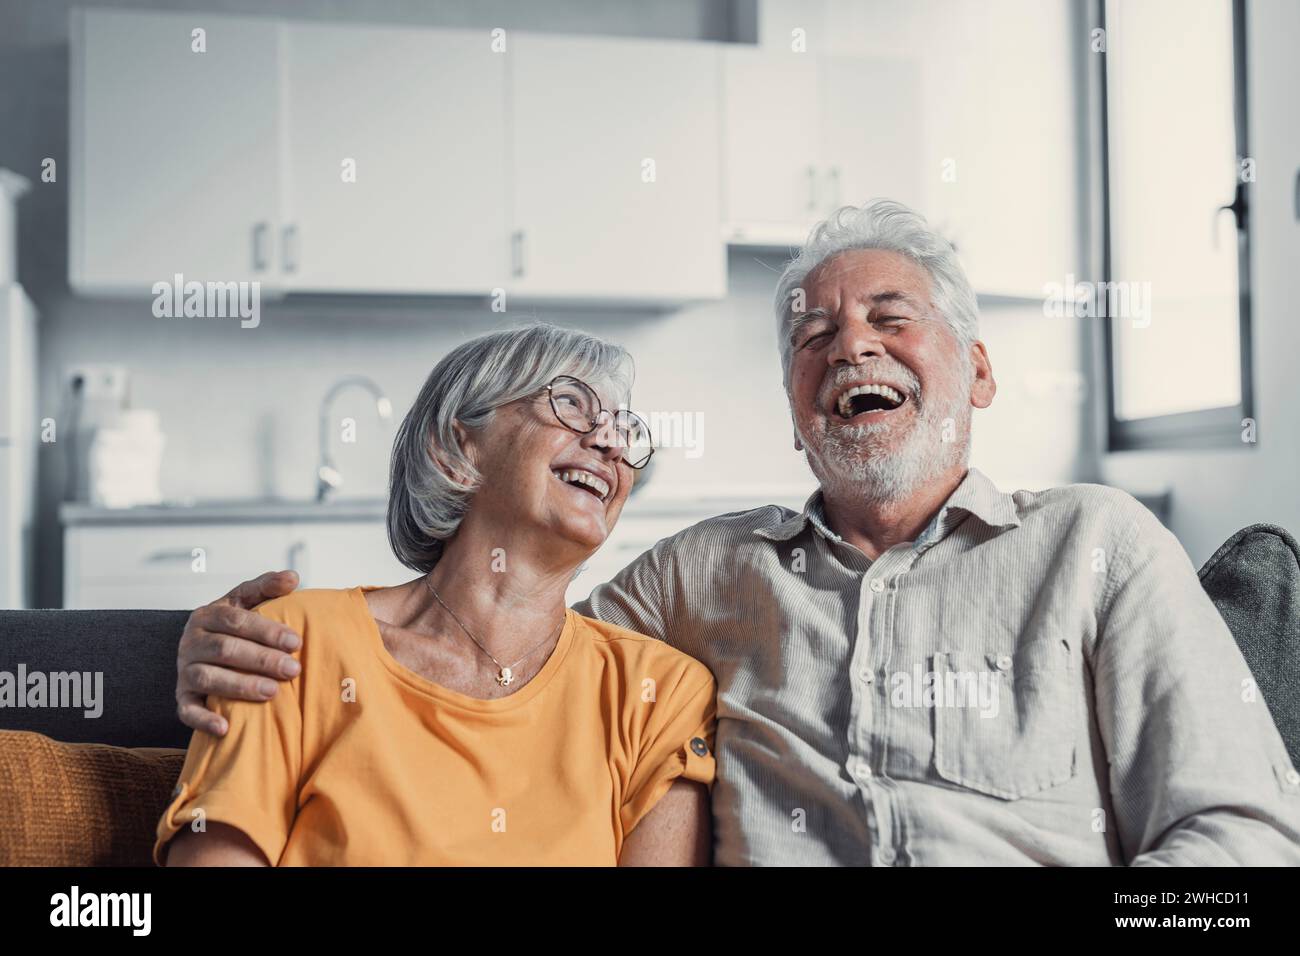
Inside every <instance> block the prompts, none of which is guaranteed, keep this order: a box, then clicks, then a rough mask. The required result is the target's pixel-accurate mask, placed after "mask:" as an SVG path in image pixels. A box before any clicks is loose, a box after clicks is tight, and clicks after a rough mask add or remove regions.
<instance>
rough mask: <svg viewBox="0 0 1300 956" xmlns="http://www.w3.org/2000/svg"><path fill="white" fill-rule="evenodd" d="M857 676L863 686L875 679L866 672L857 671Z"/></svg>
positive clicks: (869, 672)
mask: <svg viewBox="0 0 1300 956" xmlns="http://www.w3.org/2000/svg"><path fill="white" fill-rule="evenodd" d="M858 676H859V677H860V678H862V683H864V684H870V683H872V682H873V681H875V679H876V676H875V675H874V674H872V673H871V671H868V670H862V671H858Z"/></svg>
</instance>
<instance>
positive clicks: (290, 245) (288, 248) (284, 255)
mask: <svg viewBox="0 0 1300 956" xmlns="http://www.w3.org/2000/svg"><path fill="white" fill-rule="evenodd" d="M280 261H281V262H282V263H284V271H285V272H297V271H298V226H297V224H296V223H290V224H289V225H287V226H285V227H284V228H283V229H282V230H280Z"/></svg>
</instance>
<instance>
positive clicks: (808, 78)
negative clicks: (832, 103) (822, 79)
mask: <svg viewBox="0 0 1300 956" xmlns="http://www.w3.org/2000/svg"><path fill="white" fill-rule="evenodd" d="M723 64H724V77H723V84H724V86H723V116H724V124H725V129H724V136H723V144H724V145H723V149H724V173H725V174H724V176H723V180H724V182H725V184H726V210H725V215H726V218H727V226H728V232H727V238H728V239H730V240H732V241H735V242H762V241H763V240H767V239H770V240H773V241H774V242H776V243H777V244H780V243H786V244H799V243H802V241H803V239H804V236H805V235H806V234H807V231H808V228H809V227H810V226H811V225H812V224H813V223H814V222H816V221H817V219H819V218H820V217H821V215H823V210H824V208H825V201H824V199H825V197H824V194H823V193H822V191H821V185H822V180H823V178H824V177H825V175H826V171H825V168H824V164H823V160H824V156H823V154H822V151H821V142H820V133H819V127H820V118H819V115H818V112H817V109H816V105H817V61H816V59H815V58H813V57H810V56H807V55H800V54H794V53H784V54H782V53H767V52H763V51H759V50H743V49H737V50H726V51H725V52H724V53H723Z"/></svg>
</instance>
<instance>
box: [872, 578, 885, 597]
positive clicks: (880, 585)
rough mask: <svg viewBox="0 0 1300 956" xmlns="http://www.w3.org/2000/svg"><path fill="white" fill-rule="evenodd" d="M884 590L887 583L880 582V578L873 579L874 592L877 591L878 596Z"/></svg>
mask: <svg viewBox="0 0 1300 956" xmlns="http://www.w3.org/2000/svg"><path fill="white" fill-rule="evenodd" d="M884 589H885V582H884V581H882V580H880V578H873V579H872V581H871V590H873V591H875V592H876V593H877V594H879V593H880V592H881V591H883V590H884Z"/></svg>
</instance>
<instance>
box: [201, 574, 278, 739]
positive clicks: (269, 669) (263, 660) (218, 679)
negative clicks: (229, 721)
mask: <svg viewBox="0 0 1300 956" xmlns="http://www.w3.org/2000/svg"><path fill="white" fill-rule="evenodd" d="M297 586H298V575H297V574H296V573H295V572H293V571H268V572H266V573H265V574H262V575H259V576H258V577H256V578H254V579H253V580H251V581H245V582H243V583H242V584H240V585H237V586H236V587H235V588H234V589H233V590H231V591H230V593H229V594H226V595H225V596H224V597H221V598H218V599H217V600H215V601H213V602H212V603H211V604H205V605H204V606H203V607H201V608H198V609H197V610H195V611H194V612H193V613H192V614H191V615H190V618H189V620H188V621H186V623H185V631H184V633H183V634H181V642H180V646H179V647H178V648H177V651H176V713H177V715H178V716H179V717H180V719H181V722H182V723H184V724H185V725H186V726H188V727H192V728H194V729H195V730H205V731H207V732H208V733H210V734H214V735H216V736H218V737H220V736H223V735H224V734H225V733H226V731H227V730H228V729H229V728H228V727H227V726H226V722H225V720H223V719H222V718H221V717H220V716H219V715H217V714H215V713H213V712H212V711H210V710H208V708H207V706H206V703H207V695H209V694H215V695H217V696H218V697H229V698H233V699H235V700H253V701H265V700H269V699H270V698H272V697H274V696H275V693H276V690H277V688H278V685H277V683H276V682H277V681H282V680H290V679H292V678H294V677H296V676H297V675H298V670H299V665H298V662H297V661H296V660H294V659H293V657H292V656H291V654H292V652H293V651H295V650H297V649H298V647H299V645H301V643H302V638H301V637H300V636H299V635H298V634H296V633H294V631H293V630H292V629H290V628H288V627H285V626H284V625H283V624H279V623H277V622H275V621H272V620H270V619H268V618H265V617H263V616H262V615H260V614H258V613H256V612H255V611H254V610H253V608H255V607H257V606H258V605H259V604H261V603H263V602H264V601H269V600H271V599H272V598H277V597H282V596H283V595H285V594H289V593H291V592H292V591H293V590H294V589H295V588H296V587H297Z"/></svg>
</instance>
